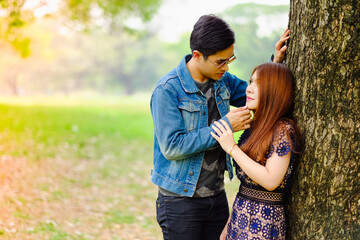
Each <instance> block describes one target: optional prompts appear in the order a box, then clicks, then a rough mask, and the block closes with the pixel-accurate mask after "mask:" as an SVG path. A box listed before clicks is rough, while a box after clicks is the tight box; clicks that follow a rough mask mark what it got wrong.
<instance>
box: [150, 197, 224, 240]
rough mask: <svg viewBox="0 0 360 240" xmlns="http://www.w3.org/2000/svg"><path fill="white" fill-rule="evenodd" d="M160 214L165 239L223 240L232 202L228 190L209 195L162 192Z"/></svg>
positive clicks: (159, 199)
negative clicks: (227, 194) (192, 196)
mask: <svg viewBox="0 0 360 240" xmlns="http://www.w3.org/2000/svg"><path fill="white" fill-rule="evenodd" d="M156 214H157V221H158V223H159V225H160V227H161V229H162V232H163V236H164V240H219V237H220V234H221V232H222V230H223V229H224V227H225V224H226V222H227V220H228V218H229V205H228V202H227V198H226V193H225V191H223V192H221V193H220V194H218V195H216V196H213V197H206V198H189V197H169V196H163V195H162V194H161V193H159V196H158V199H157V200H156Z"/></svg>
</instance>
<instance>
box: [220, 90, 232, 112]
mask: <svg viewBox="0 0 360 240" xmlns="http://www.w3.org/2000/svg"><path fill="white" fill-rule="evenodd" d="M219 96H220V98H221V101H219V102H218V104H219V105H223V106H224V107H225V109H226V113H227V112H228V111H230V93H229V91H228V89H227V88H226V87H225V86H223V87H222V88H221V89H220V90H219Z"/></svg>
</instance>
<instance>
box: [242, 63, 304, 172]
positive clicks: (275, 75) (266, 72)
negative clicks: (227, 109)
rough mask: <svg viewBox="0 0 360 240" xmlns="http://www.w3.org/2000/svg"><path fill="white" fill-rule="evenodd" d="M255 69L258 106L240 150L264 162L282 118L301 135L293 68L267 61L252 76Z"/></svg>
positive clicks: (256, 68)
mask: <svg viewBox="0 0 360 240" xmlns="http://www.w3.org/2000/svg"><path fill="white" fill-rule="evenodd" d="M255 72H256V75H257V79H256V83H257V85H258V90H259V105H258V108H257V109H256V111H255V116H254V117H255V118H254V119H255V120H254V121H253V122H252V132H251V135H250V137H249V139H248V140H247V141H246V142H245V143H244V144H243V145H242V147H241V149H242V150H243V151H244V152H245V153H246V154H248V155H249V156H250V157H251V158H252V159H255V160H256V161H258V162H260V163H261V164H262V165H264V164H265V160H266V152H267V150H268V149H269V146H270V144H271V142H272V137H273V134H274V130H275V127H276V124H277V122H278V121H279V120H280V119H285V118H286V119H288V120H289V121H290V122H292V123H293V126H294V127H295V132H296V135H299V131H298V128H297V126H296V123H295V122H294V121H293V117H292V111H293V103H294V88H295V86H294V80H293V76H292V74H291V72H290V70H289V69H288V68H287V67H286V66H285V65H283V64H279V63H264V64H261V65H259V66H257V67H255V68H254V70H253V72H252V74H251V76H252V75H253V74H254V73H255ZM288 139H290V138H288ZM292 147H294V146H292Z"/></svg>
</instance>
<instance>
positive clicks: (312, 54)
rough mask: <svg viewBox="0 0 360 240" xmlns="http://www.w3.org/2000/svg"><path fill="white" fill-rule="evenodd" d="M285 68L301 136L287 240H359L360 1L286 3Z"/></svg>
mask: <svg viewBox="0 0 360 240" xmlns="http://www.w3.org/2000/svg"><path fill="white" fill-rule="evenodd" d="M289 18H290V20H289V29H290V31H291V33H290V35H291V41H290V43H289V49H288V56H287V60H286V64H287V65H288V66H289V67H290V69H291V71H292V72H293V74H294V76H295V79H296V86H297V87H296V100H295V101H296V104H295V118H296V119H297V121H298V124H299V126H300V129H301V131H302V136H303V141H304V144H303V150H302V156H301V158H300V159H299V160H298V165H297V167H296V170H295V175H294V179H293V181H294V182H293V185H292V188H291V194H290V199H289V203H288V212H289V226H288V234H289V239H301V240H304V239H324V240H325V239H326V240H328V239H331V240H332V239H341V240H344V239H354V240H359V239H360V224H359V223H360V216H359V209H360V197H359V194H360V188H359V187H360V182H359V179H360V173H359V155H360V144H359V142H360V131H359V129H360V112H359V106H360V102H359V98H360V97H359V93H360V84H359V83H360V81H359V80H360V59H359V58H360V57H359V54H360V36H359V35H360V1H359V0H341V1H340V0H321V1H311V0H297V1H295V0H290V14H289Z"/></svg>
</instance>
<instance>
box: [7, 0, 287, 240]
mask: <svg viewBox="0 0 360 240" xmlns="http://www.w3.org/2000/svg"><path fill="white" fill-rule="evenodd" d="M288 11H289V1H265V0H264V1H239V0H238V1H235V0H225V1H214V0H197V1H190V0H0V18H1V21H0V51H1V55H0V239H21V240H26V239H34V240H39V239H40V240H42V239H49V240H58V239H59V240H60V239H61V240H63V239H71V240H90V239H91V240H92V239H94V240H97V239H111V240H115V239H117V240H135V239H138V240H139V239H140V240H157V239H162V234H161V230H160V228H159V226H158V225H157V222H156V213H155V200H156V197H157V188H156V186H154V185H153V184H152V183H151V181H150V170H151V168H152V161H153V159H152V152H153V151H152V147H153V146H152V144H153V124H152V119H151V114H150V109H149V101H150V95H151V91H152V90H153V88H154V86H155V84H156V82H157V81H158V79H160V77H161V76H163V75H164V74H166V73H167V72H168V71H170V70H171V69H173V68H174V67H176V66H177V65H178V63H179V62H180V61H181V59H182V58H183V57H184V56H185V55H186V54H189V53H191V52H190V47H189V36H190V33H191V30H192V27H193V25H194V23H195V22H196V21H197V19H198V18H199V17H200V16H201V15H203V14H208V13H213V14H216V15H218V16H221V17H223V18H224V19H225V20H226V21H228V22H229V23H230V25H231V27H232V28H233V30H234V31H235V34H236V44H235V55H236V56H237V60H236V61H234V62H233V63H232V64H231V65H230V72H231V73H234V74H236V75H237V76H238V77H240V78H242V79H244V80H248V79H249V78H250V73H251V71H252V69H253V67H254V66H256V65H258V64H261V63H263V62H267V61H268V60H269V58H270V55H271V54H272V53H273V52H274V45H275V43H276V41H277V40H278V39H279V37H280V35H281V34H282V32H283V31H284V29H285V28H286V27H287V24H288ZM225 181H226V184H225V186H226V191H227V195H228V199H229V204H230V206H231V205H232V202H233V200H234V198H235V195H236V192H237V189H238V186H239V182H238V181H237V180H233V181H232V182H230V180H229V179H228V178H227V175H226V179H225Z"/></svg>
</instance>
